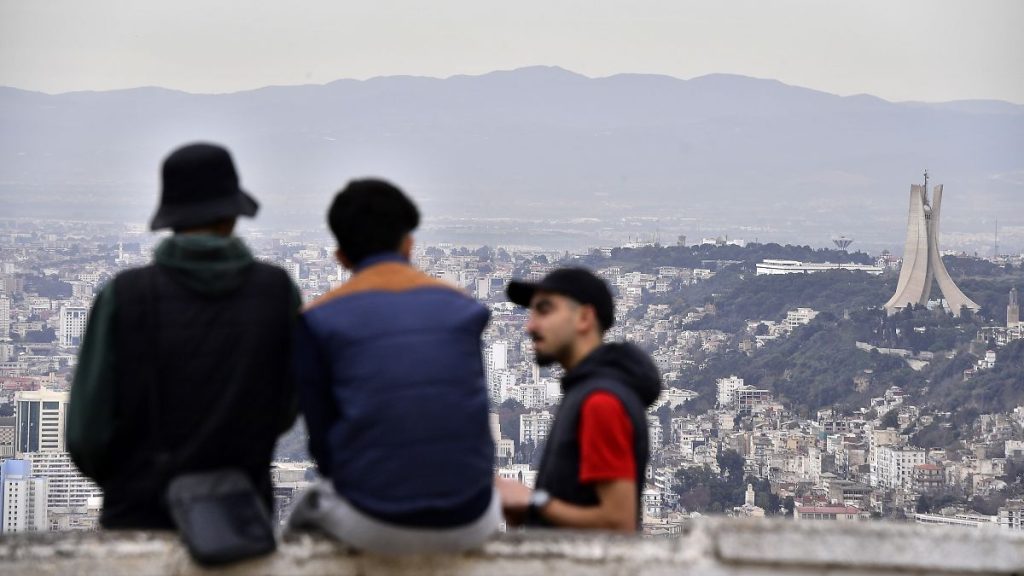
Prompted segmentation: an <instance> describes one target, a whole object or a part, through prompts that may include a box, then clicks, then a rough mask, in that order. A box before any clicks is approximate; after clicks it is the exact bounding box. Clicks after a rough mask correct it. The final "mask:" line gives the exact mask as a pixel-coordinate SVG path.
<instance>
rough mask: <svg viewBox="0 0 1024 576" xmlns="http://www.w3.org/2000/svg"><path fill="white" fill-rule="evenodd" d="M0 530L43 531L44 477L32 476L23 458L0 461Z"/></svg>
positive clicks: (45, 526) (29, 463) (45, 520)
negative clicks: (1, 493) (1, 492)
mask: <svg viewBox="0 0 1024 576" xmlns="http://www.w3.org/2000/svg"><path fill="white" fill-rule="evenodd" d="M0 490H2V491H3V497H2V499H0V522H2V523H0V532H2V533H9V532H44V531H46V530H47V529H48V522H47V517H46V497H47V483H46V478H42V477H39V476H33V475H32V463H31V462H29V461H27V460H5V461H4V462H3V463H2V464H0Z"/></svg>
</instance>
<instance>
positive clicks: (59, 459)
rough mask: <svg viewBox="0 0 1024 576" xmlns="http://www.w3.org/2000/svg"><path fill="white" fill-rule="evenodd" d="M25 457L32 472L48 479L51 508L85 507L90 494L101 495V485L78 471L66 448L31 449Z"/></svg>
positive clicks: (49, 506)
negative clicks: (43, 450)
mask: <svg viewBox="0 0 1024 576" xmlns="http://www.w3.org/2000/svg"><path fill="white" fill-rule="evenodd" d="M25 458H26V459H28V460H29V461H30V462H32V472H33V474H35V475H36V476H41V477H43V478H46V480H47V485H48V488H47V496H46V508H47V510H49V511H50V512H68V511H70V510H72V509H76V508H86V507H87V505H88V501H89V499H90V498H97V497H102V496H103V491H102V490H100V487H99V486H97V485H96V483H95V482H93V481H92V480H90V479H89V478H87V477H85V476H84V475H82V473H81V472H79V471H78V468H77V467H75V465H74V463H73V462H71V455H70V454H68V453H67V452H34V453H29V454H25Z"/></svg>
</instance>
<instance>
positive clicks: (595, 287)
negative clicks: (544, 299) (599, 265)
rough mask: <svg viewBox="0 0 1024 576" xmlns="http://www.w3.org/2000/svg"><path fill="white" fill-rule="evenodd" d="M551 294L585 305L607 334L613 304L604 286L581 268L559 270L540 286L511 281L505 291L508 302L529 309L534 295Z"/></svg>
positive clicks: (541, 282) (552, 273) (610, 293)
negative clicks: (591, 307)
mask: <svg viewBox="0 0 1024 576" xmlns="http://www.w3.org/2000/svg"><path fill="white" fill-rule="evenodd" d="M538 291H541V292H554V293H556V294H561V295H563V296H568V297H569V298H572V299H573V300H575V301H577V302H579V303H580V304H589V305H591V306H593V307H594V311H595V312H597V321H598V322H600V323H601V330H608V329H609V328H611V327H612V324H614V323H615V301H614V300H613V299H612V292H611V290H609V289H608V285H607V284H605V282H604V280H601V279H600V278H598V277H597V276H595V275H594V273H593V272H591V271H590V270H587V269H585V268H559V269H558V270H555V271H553V272H551V273H550V274H548V275H547V276H545V277H544V279H543V280H541V281H540V282H523V281H520V280H513V281H511V282H509V283H508V287H507V288H505V294H507V295H508V299H509V300H511V301H512V302H514V303H515V304H518V305H520V306H523V307H526V308H529V307H530V301H531V300H533V295H534V294H535V293H536V292H538Z"/></svg>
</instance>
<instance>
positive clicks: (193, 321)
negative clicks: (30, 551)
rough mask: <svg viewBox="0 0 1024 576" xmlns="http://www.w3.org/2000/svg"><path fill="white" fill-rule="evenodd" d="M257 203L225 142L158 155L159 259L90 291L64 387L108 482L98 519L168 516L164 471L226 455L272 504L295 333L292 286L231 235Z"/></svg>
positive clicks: (87, 449)
mask: <svg viewBox="0 0 1024 576" xmlns="http://www.w3.org/2000/svg"><path fill="white" fill-rule="evenodd" d="M257 209H258V205H257V203H256V201H255V200H254V199H253V198H252V197H251V196H250V195H249V194H248V193H246V192H245V191H244V190H243V189H242V188H241V187H240V186H239V182H238V175H237V173H236V172H235V167H234V163H233V162H232V159H231V156H230V154H229V153H228V151H227V150H225V149H224V148H222V147H220V146H216V145H213V144H191V145H187V146H184V147H181V148H179V149H177V150H175V151H174V152H173V153H171V154H170V155H169V156H168V157H167V158H166V160H165V161H164V163H163V174H162V192H161V199H160V206H159V208H158V209H157V211H156V214H155V215H154V216H153V218H152V221H151V223H150V227H151V229H153V230H161V229H165V228H170V229H171V230H173V232H174V234H173V235H172V236H170V237H168V238H166V239H165V240H163V241H162V242H161V243H160V244H159V245H158V247H157V248H156V251H155V255H154V262H153V263H152V264H150V265H148V266H144V267H141V268H136V269H132V270H127V271H124V272H121V273H119V274H118V275H117V276H116V277H115V278H114V279H113V280H112V281H110V282H108V283H107V284H106V286H104V287H103V289H102V290H101V291H100V293H99V294H98V295H97V296H96V299H95V301H94V303H93V306H92V310H91V312H90V315H89V321H88V325H87V328H86V333H85V337H84V339H83V341H82V347H81V350H80V352H79V361H78V367H77V369H76V371H75V376H74V383H73V385H72V389H71V404H70V407H69V412H68V422H67V444H68V450H69V451H70V453H71V457H72V459H73V460H74V462H75V464H76V465H77V466H78V468H79V469H80V470H81V471H82V472H83V473H85V474H86V475H87V476H89V477H91V478H93V479H94V480H96V482H97V483H98V484H99V485H100V487H102V488H103V492H104V503H103V512H102V514H101V517H100V522H101V524H102V525H103V526H104V527H106V528H171V527H173V525H174V524H173V522H172V519H171V517H170V516H169V514H168V512H167V510H166V509H165V506H164V505H163V503H162V496H163V494H164V491H165V488H166V485H167V483H168V480H169V477H170V476H172V475H177V474H181V473H190V472H202V471H206V470H212V469H215V468H220V467H225V466H230V467H233V468H237V469H239V470H241V471H242V472H243V473H244V474H245V475H246V476H248V478H249V480H251V482H252V484H253V486H254V487H255V489H256V492H257V493H258V494H259V496H260V497H261V498H262V500H263V502H264V504H266V505H267V506H268V507H270V506H271V505H272V502H273V493H272V487H271V483H270V471H269V467H270V460H271V457H272V454H273V449H274V444H275V441H276V439H277V437H278V435H280V434H281V433H282V432H284V431H285V430H287V429H288V428H289V427H290V426H291V424H292V422H293V421H294V419H295V413H296V400H295V391H294V387H293V384H292V382H291V377H290V362H291V354H290V350H291V343H292V333H293V330H294V322H295V320H296V319H297V314H298V308H299V306H300V297H299V294H298V291H297V290H296V288H295V286H294V285H293V284H292V282H291V280H290V279H289V278H288V275H287V273H285V271H284V270H282V269H280V268H278V267H276V266H271V265H269V264H264V263H260V262H256V261H255V260H254V258H253V256H252V253H251V252H250V251H249V249H248V248H247V247H246V245H245V244H244V243H243V242H242V240H241V239H239V238H237V237H235V236H233V235H232V233H233V231H234V226H235V221H236V219H237V218H238V217H239V216H247V217H252V216H255V215H256V211H257Z"/></svg>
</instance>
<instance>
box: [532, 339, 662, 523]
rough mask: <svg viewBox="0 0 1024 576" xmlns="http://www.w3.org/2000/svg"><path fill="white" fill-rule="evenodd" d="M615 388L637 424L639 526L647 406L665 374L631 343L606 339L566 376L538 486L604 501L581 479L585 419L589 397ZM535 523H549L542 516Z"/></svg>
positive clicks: (569, 498)
mask: <svg viewBox="0 0 1024 576" xmlns="http://www.w3.org/2000/svg"><path fill="white" fill-rule="evenodd" d="M599 390H600V391H603V392H609V393H611V394H613V395H614V396H615V397H616V398H618V399H619V401H620V402H622V405H623V406H624V407H625V409H626V413H627V414H628V415H629V419H630V421H631V422H632V424H633V453H634V455H635V458H636V478H637V483H636V490H637V492H636V499H637V525H638V526H639V522H640V511H641V510H642V506H641V505H640V496H641V494H642V493H643V488H644V482H643V479H644V476H645V473H646V469H647V461H648V458H649V455H650V448H649V446H648V435H647V408H648V407H649V406H650V405H652V404H653V403H654V401H655V400H657V399H658V395H659V394H661V377H660V375H659V373H658V368H657V367H656V366H655V365H654V362H652V361H651V359H650V358H649V357H648V356H647V354H646V353H644V352H643V351H642V350H640V349H639V348H637V347H636V346H634V345H633V344H629V343H615V344H604V345H602V346H600V347H599V348H597V349H595V350H594V351H593V352H591V353H590V354H589V355H588V356H587V357H586V358H584V359H583V361H582V362H580V363H579V364H578V365H577V366H576V367H575V368H573V369H572V370H570V371H569V372H568V373H567V374H566V375H565V376H564V377H563V378H562V394H563V395H564V396H563V399H562V403H561V404H560V405H559V408H558V414H557V416H556V417H555V421H554V423H553V424H552V425H551V431H550V432H549V434H548V438H547V444H546V446H545V448H544V456H543V458H542V459H541V463H540V470H539V471H538V472H537V482H536V487H537V488H540V489H544V490H547V491H548V493H549V494H551V496H552V497H554V498H557V499H559V500H563V501H566V502H569V503H571V504H576V505H578V506H596V505H598V504H599V500H598V497H597V491H596V490H595V489H594V486H593V485H592V484H581V483H580V481H579V477H580V443H579V422H580V412H581V410H582V408H583V402H584V401H585V400H586V399H587V397H588V396H590V395H591V394H593V393H594V392H597V391H599ZM530 523H531V524H537V525H544V524H546V522H545V521H544V520H543V519H542V518H531V519H530Z"/></svg>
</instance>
